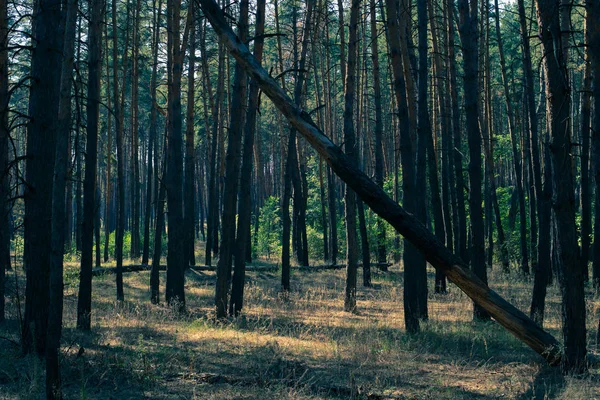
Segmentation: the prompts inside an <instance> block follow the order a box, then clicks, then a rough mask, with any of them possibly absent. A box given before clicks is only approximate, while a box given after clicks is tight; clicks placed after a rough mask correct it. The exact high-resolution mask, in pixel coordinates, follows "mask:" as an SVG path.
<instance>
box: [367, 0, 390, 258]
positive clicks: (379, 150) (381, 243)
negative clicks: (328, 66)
mask: <svg viewBox="0 0 600 400" xmlns="http://www.w3.org/2000/svg"><path fill="white" fill-rule="evenodd" d="M369 9H370V12H371V60H372V62H373V102H374V104H375V132H374V133H375V183H377V184H378V185H379V187H381V188H383V180H384V175H383V173H384V172H383V117H382V111H381V109H382V107H381V77H380V72H379V46H378V44H377V41H378V40H377V9H376V7H375V0H370V2H369ZM384 224H385V222H383V220H381V219H378V220H377V262H379V263H385V262H386V261H387V251H386V248H385V242H386V238H385V236H386V235H385V225H384Z"/></svg>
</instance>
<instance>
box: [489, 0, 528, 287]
mask: <svg viewBox="0 0 600 400" xmlns="http://www.w3.org/2000/svg"><path fill="white" fill-rule="evenodd" d="M494 5H495V8H496V12H495V14H496V39H497V41H498V55H499V56H500V69H501V72H502V85H503V86H504V99H505V101H506V112H507V117H508V131H509V132H510V140H511V144H512V154H513V162H514V168H515V182H516V183H517V196H518V198H519V218H520V219H519V222H520V227H519V232H520V236H519V243H520V246H521V270H522V271H523V273H524V274H525V275H529V255H528V252H527V214H526V213H527V210H526V208H525V193H524V191H523V180H522V175H521V170H522V168H521V154H520V153H519V151H518V150H517V142H518V139H517V131H516V130H517V128H516V126H515V125H516V124H515V117H514V111H513V106H512V102H511V99H510V91H509V88H508V78H507V76H506V61H505V60H504V46H503V42H502V36H501V35H500V8H499V7H498V0H494ZM490 133H491V132H490Z"/></svg>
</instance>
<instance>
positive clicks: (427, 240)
mask: <svg viewBox="0 0 600 400" xmlns="http://www.w3.org/2000/svg"><path fill="white" fill-rule="evenodd" d="M199 1H200V4H201V6H202V9H203V11H204V14H205V15H206V17H207V18H208V19H209V21H210V22H211V24H212V26H213V28H214V29H215V32H216V33H217V34H218V36H219V39H220V40H221V41H222V42H223V43H224V44H225V45H226V46H227V47H228V48H229V51H230V52H231V54H232V55H233V57H235V59H236V60H237V61H238V62H239V63H241V64H242V65H243V67H244V69H245V70H246V71H248V73H249V74H250V76H251V77H252V79H256V81H257V82H258V83H259V86H260V88H261V90H263V93H265V95H267V96H268V97H269V98H270V99H271V101H272V102H273V104H274V105H275V106H276V107H277V108H278V109H279V110H280V111H281V112H282V113H283V114H284V115H285V117H286V118H287V119H288V120H289V121H290V122H291V123H292V124H294V126H295V127H296V128H297V129H298V131H299V132H300V133H301V134H302V135H303V136H304V138H306V140H307V141H308V143H309V144H310V145H311V146H312V147H313V148H314V149H315V150H316V151H317V152H318V153H319V154H320V155H322V156H323V157H324V159H325V160H326V161H327V162H328V163H329V165H330V166H331V167H332V169H333V170H334V171H335V173H336V174H337V175H338V176H339V177H340V178H341V179H342V180H343V181H344V182H346V183H347V184H348V185H350V186H351V187H352V189H353V190H354V191H355V192H356V193H357V195H358V196H360V198H361V199H362V200H363V201H364V202H365V203H366V204H367V205H368V206H369V207H371V209H373V211H375V212H376V213H377V214H378V215H380V216H381V217H383V218H385V219H386V220H387V221H388V222H389V223H390V224H391V225H392V226H393V227H394V228H395V229H396V230H397V231H398V232H399V233H401V234H402V235H404V236H405V237H406V238H408V239H409V240H411V241H412V242H413V243H414V244H415V246H416V247H417V248H419V249H420V250H421V251H422V252H423V254H426V255H427V260H428V261H429V262H430V263H431V264H432V265H433V266H434V267H436V268H439V269H442V270H443V272H444V273H445V274H446V276H447V277H448V278H449V279H450V280H451V281H452V282H454V283H455V284H456V285H457V286H458V287H459V288H460V289H462V290H463V291H464V292H465V293H466V294H467V295H469V296H470V297H471V298H472V299H474V300H476V301H477V302H478V303H479V304H481V306H482V307H483V308H484V309H485V310H487V311H488V312H489V313H490V315H491V316H492V317H493V318H494V319H495V320H496V321H497V322H499V323H500V324H501V325H502V326H504V327H505V328H506V329H508V330H509V331H510V332H511V333H512V334H514V335H515V336H516V337H517V338H519V339H520V340H522V341H523V342H524V343H526V344H527V345H528V346H530V347H531V348H532V349H534V350H535V351H537V352H538V353H539V354H541V355H542V356H543V357H544V358H545V359H546V360H547V361H548V362H550V363H551V364H552V365H556V364H557V363H559V362H560V359H561V354H560V346H559V343H558V342H557V341H556V339H555V338H554V337H552V336H551V335H550V334H548V333H547V332H545V331H544V330H543V329H541V328H540V327H539V326H538V325H536V324H535V323H534V322H533V321H532V320H531V319H529V318H528V317H527V316H526V315H525V314H523V313H522V312H520V311H519V310H517V309H516V308H515V307H514V306H512V305H511V304H510V303H508V302H507V301H506V300H504V299H503V298H502V297H500V296H499V295H498V294H497V293H495V292H494V291H492V290H491V289H490V288H489V287H488V286H487V285H486V284H485V283H484V282H482V281H481V280H480V279H479V278H477V277H476V276H475V275H474V274H473V273H471V272H470V271H469V270H468V269H467V268H466V266H465V264H464V263H463V262H462V261H461V260H460V259H458V258H457V257H456V256H454V255H453V254H452V253H451V252H450V251H449V250H448V249H447V248H445V247H444V246H443V245H442V244H441V243H440V242H439V241H438V240H437V239H436V238H435V236H434V235H432V234H431V233H429V231H428V230H427V228H426V227H425V226H424V225H423V224H422V223H420V222H419V221H418V220H417V219H416V218H415V217H414V216H412V215H411V214H409V213H407V212H406V211H405V210H404V209H403V208H402V207H400V206H399V205H398V204H397V203H395V202H394V201H393V200H392V199H391V198H390V197H389V196H387V195H386V194H385V193H384V192H383V190H382V189H381V188H379V187H378V186H377V184H375V183H374V182H373V181H371V180H370V179H369V178H368V177H367V176H366V175H365V174H364V173H363V172H361V171H360V170H359V169H358V167H357V166H356V165H355V164H353V163H352V162H351V161H350V160H349V158H348V157H347V156H346V155H345V154H344V153H343V152H342V151H341V149H340V148H339V147H337V146H336V145H334V144H333V143H332V142H331V140H330V139H328V138H327V137H326V136H325V135H324V134H323V133H322V132H321V131H320V130H319V128H318V127H317V126H316V125H315V124H314V122H312V120H311V119H310V117H309V115H308V114H307V113H306V112H305V111H302V109H301V108H300V107H299V106H297V105H296V104H294V102H293V101H292V100H291V99H290V98H289V96H288V95H287V94H286V93H285V92H284V91H283V90H282V89H281V88H280V87H279V86H278V85H277V83H276V82H275V80H274V79H273V78H272V77H271V76H270V75H269V74H268V72H267V71H265V70H264V69H263V68H261V67H260V65H258V63H257V62H256V60H255V59H254V58H253V57H252V55H251V54H250V52H249V51H248V50H247V48H246V47H245V46H244V44H243V42H241V41H240V40H239V38H237V37H236V36H235V34H234V33H233V31H232V30H231V28H230V27H229V25H228V24H227V22H226V21H225V17H224V15H223V13H222V11H221V9H220V8H219V6H218V5H217V4H216V3H215V2H214V1H211V0H199Z"/></svg>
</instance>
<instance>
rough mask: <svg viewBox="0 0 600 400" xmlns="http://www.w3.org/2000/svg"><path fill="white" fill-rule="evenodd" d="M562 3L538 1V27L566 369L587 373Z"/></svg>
mask: <svg viewBox="0 0 600 400" xmlns="http://www.w3.org/2000/svg"><path fill="white" fill-rule="evenodd" d="M559 7H560V3H559V1H558V0H538V12H537V16H538V24H539V33H540V38H541V41H542V48H543V55H544V57H543V60H544V62H543V67H544V72H545V78H546V97H547V99H548V105H547V118H548V126H549V130H550V137H551V142H550V144H549V146H550V153H551V156H552V158H551V162H552V184H553V195H552V205H553V207H552V208H553V216H554V219H555V221H556V234H557V238H556V239H557V240H556V246H557V247H556V250H557V256H558V260H557V261H558V281H559V285H560V288H561V294H562V298H563V302H562V303H563V304H562V318H563V336H564V340H565V354H564V357H563V360H562V366H563V368H564V369H565V370H566V371H571V372H580V371H583V370H585V369H586V364H585V356H586V325H585V314H586V308H585V296H584V279H583V271H582V268H581V262H580V255H579V247H578V245H577V230H576V227H575V199H574V196H575V190H574V176H573V169H572V165H571V163H572V162H573V161H572V160H571V146H572V143H571V126H570V123H571V122H570V115H569V112H570V104H571V96H570V83H569V75H568V71H567V66H566V59H565V54H564V53H565V49H564V48H563V47H562V42H561V35H562V32H561V29H560V24H559Z"/></svg>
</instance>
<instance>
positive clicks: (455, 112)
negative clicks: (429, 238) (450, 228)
mask: <svg viewBox="0 0 600 400" xmlns="http://www.w3.org/2000/svg"><path fill="white" fill-rule="evenodd" d="M446 3H447V5H446V9H447V12H448V19H449V21H448V35H447V40H448V46H447V48H448V64H449V68H448V73H449V75H450V99H451V103H452V137H453V149H454V150H453V152H452V154H453V155H454V157H453V161H454V173H455V174H456V196H455V197H456V203H455V204H454V211H453V214H455V216H456V218H453V221H454V224H455V229H454V240H455V241H456V244H455V246H454V251H455V252H456V253H457V254H458V255H459V256H460V258H461V259H462V260H463V261H465V262H467V263H468V262H469V261H470V257H469V253H468V252H467V242H468V239H467V216H466V211H465V180H464V175H463V171H464V169H463V155H462V152H461V149H462V130H461V126H460V110H459V106H458V105H459V99H458V82H457V79H456V76H457V72H456V56H455V52H454V35H455V30H454V22H455V19H456V18H455V13H454V0H446ZM453 197H454V196H453Z"/></svg>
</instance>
